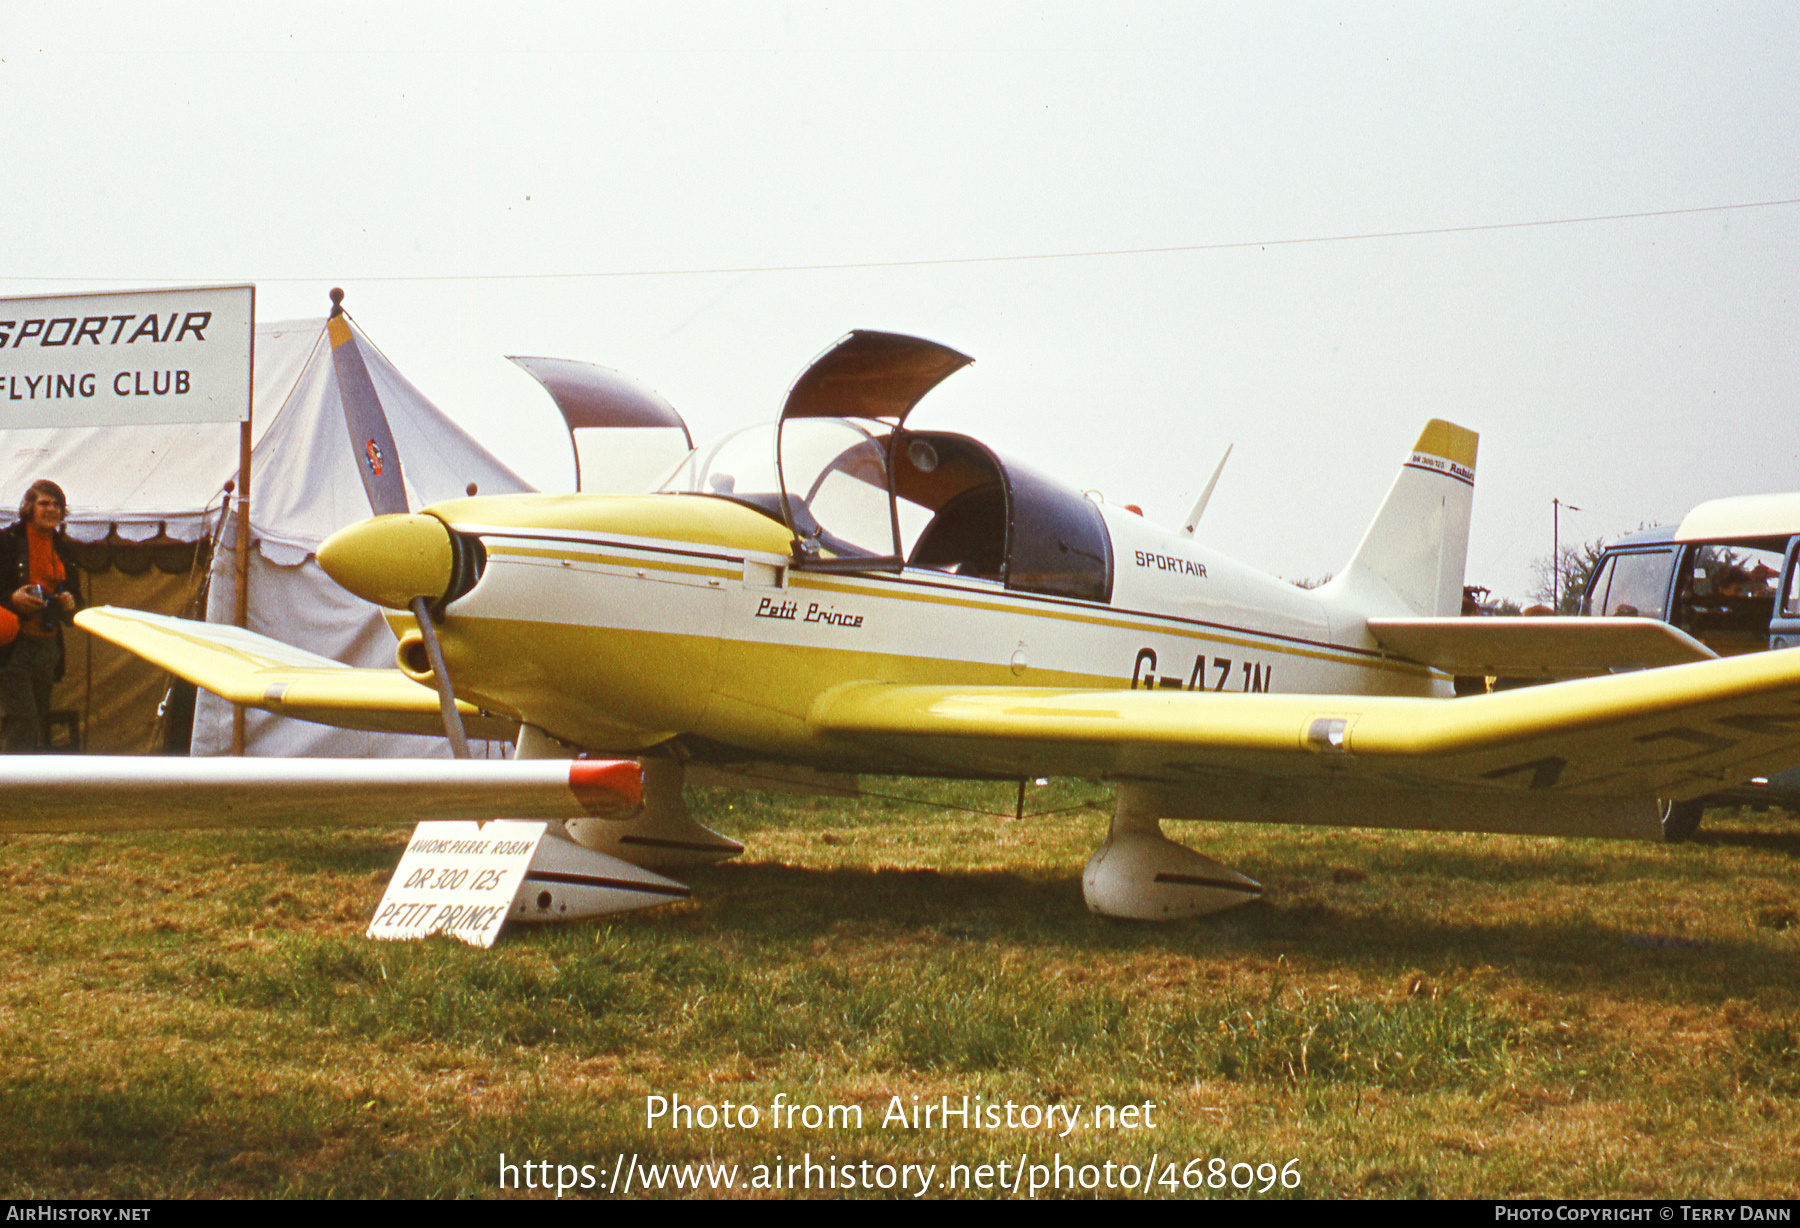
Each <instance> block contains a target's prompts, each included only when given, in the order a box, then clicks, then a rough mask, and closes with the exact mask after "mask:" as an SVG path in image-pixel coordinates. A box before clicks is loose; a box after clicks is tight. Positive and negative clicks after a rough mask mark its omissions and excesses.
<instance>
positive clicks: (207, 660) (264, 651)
mask: <svg viewBox="0 0 1800 1228" xmlns="http://www.w3.org/2000/svg"><path fill="white" fill-rule="evenodd" d="M75 625H76V626H78V627H80V628H81V629H82V630H84V631H87V632H90V633H91V634H94V635H97V636H99V637H100V638H101V639H103V640H107V641H109V642H111V643H114V644H117V645H118V646H119V647H121V648H123V649H125V650H126V651H128V652H133V653H136V654H137V655H138V656H140V657H143V658H144V659H145V660H146V661H149V662H150V663H151V664H153V665H160V666H161V667H162V668H164V669H166V670H168V671H169V672H170V673H172V674H175V675H177V676H179V677H181V678H185V679H186V680H187V681H189V682H191V683H193V684H194V685H195V686H199V687H204V688H206V689H207V690H209V691H211V692H212V693H213V694H215V695H217V696H218V697H219V698H221V699H223V700H225V701H227V702H228V703H234V704H242V705H243V706H244V707H246V708H260V709H261V710H263V711H264V712H273V713H275V714H276V715H277V716H291V717H294V718H296V719H299V720H303V721H316V722H318V723H319V724H322V725H336V726H339V727H341V728H344V729H367V730H372V731H374V732H377V733H418V734H427V735H436V736H438V737H442V736H443V733H444V721H443V714H442V712H441V711H440V710H439V708H438V695H437V692H436V691H434V690H432V689H431V688H430V687H427V686H422V685H420V684H419V683H417V682H414V681H413V680H412V679H411V678H408V677H407V676H406V675H405V674H403V673H401V672H400V671H399V670H398V669H361V668H358V667H356V666H352V665H345V664H343V663H342V662H339V661H333V660H331V659H330V658H329V657H321V656H319V655H318V654H316V653H311V652H307V651H305V650H304V649H300V648H295V647H293V646H292V645H290V644H283V643H281V642H280V641H279V640H272V639H270V638H269V637H268V636H266V635H257V634H256V633H255V632H253V631H246V630H244V629H243V628H241V627H231V626H225V625H222V624H219V623H202V622H195V621H193V620H192V619H186V618H170V617H167V616H166V615H162V614H147V613H145V612H143V611H142V610H124V609H118V608H116V607H112V606H101V607H99V608H97V609H92V610H83V611H82V612H81V613H79V614H77V615H76V616H75ZM456 707H457V710H458V711H460V712H461V713H462V718H463V725H464V727H465V728H466V729H467V730H468V732H469V736H471V737H476V738H498V739H502V740H505V739H510V738H512V737H513V736H514V734H515V733H516V732H517V729H518V722H517V721H515V720H512V719H510V718H507V717H504V716H498V715H494V714H490V713H488V712H485V711H482V710H481V709H479V708H477V707H475V706H474V705H473V704H470V703H467V702H464V701H462V700H458V701H457V704H456Z"/></svg>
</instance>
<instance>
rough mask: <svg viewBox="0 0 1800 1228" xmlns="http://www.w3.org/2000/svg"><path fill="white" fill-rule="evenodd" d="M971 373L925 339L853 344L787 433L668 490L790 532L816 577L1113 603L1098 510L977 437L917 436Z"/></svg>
mask: <svg viewBox="0 0 1800 1228" xmlns="http://www.w3.org/2000/svg"><path fill="white" fill-rule="evenodd" d="M970 361H971V360H970V359H969V358H967V357H966V356H964V355H961V354H958V353H957V352H956V351H954V350H950V349H948V348H947V347H944V346H940V345H938V344H936V343H935V342H930V341H923V340H920V339H919V338H913V337H902V336H900V335H898V334H892V333H866V332H856V333H851V334H850V335H849V336H848V337H846V338H844V340H843V341H841V342H839V343H838V344H837V345H836V346H834V347H832V348H831V349H830V350H828V351H826V353H825V354H824V355H822V356H821V357H820V358H819V359H818V360H816V361H815V362H814V363H813V364H812V366H810V367H808V368H807V370H806V371H805V372H804V373H803V374H802V375H801V377H800V379H799V380H797V381H795V384H794V387H793V389H792V390H791V391H790V392H789V394H788V399H787V404H786V407H785V408H784V409H783V412H782V416H781V418H780V419H779V420H778V421H776V422H773V423H764V424H762V425H759V426H753V427H746V428H743V429H741V430H738V431H734V432H732V433H731V434H729V435H726V436H724V437H723V438H721V439H718V440H716V441H713V442H711V443H708V444H705V445H703V446H701V447H699V448H696V449H694V451H693V452H691V453H690V454H689V455H688V456H687V457H686V458H685V459H684V460H682V462H681V463H680V464H678V465H677V466H676V467H675V469H674V470H673V471H672V472H671V473H670V474H669V475H668V476H667V477H666V478H665V479H664V480H663V481H662V482H661V483H660V484H659V486H658V489H659V490H662V491H666V492H669V493H678V494H690V495H702V496H708V497H713V498H724V499H730V500H732V501H734V502H737V503H741V504H745V505H747V506H750V507H754V508H756V509H757V510H758V511H760V512H762V513H763V514H764V515H767V516H769V517H770V518H771V519H774V520H777V521H780V522H781V523H783V524H785V525H786V526H787V527H788V529H789V530H790V531H791V532H792V533H793V535H794V539H793V545H792V553H793V564H792V565H793V566H795V567H797V568H801V569H805V570H818V571H860V572H879V571H887V572H903V571H905V572H912V571H918V572H932V571H935V572H940V573H948V574H951V575H957V576H963V577H968V578H971V579H975V580H981V581H987V582H990V583H993V584H996V585H999V586H1003V587H1005V588H1008V589H1015V590H1019V591H1024V592H1036V593H1043V594H1048V595H1054V596H1061V597H1069V598H1074V599H1078V600H1085V601H1097V602H1106V601H1108V600H1110V598H1111V594H1112V572H1113V560H1112V548H1111V542H1110V539H1109V537H1108V535H1107V532H1106V525H1105V521H1104V520H1103V519H1102V517H1101V515H1100V510H1099V508H1098V507H1096V506H1095V505H1094V504H1093V503H1092V502H1091V501H1090V500H1088V499H1087V498H1085V497H1084V496H1083V495H1081V494H1080V493H1079V492H1077V491H1075V490H1072V489H1070V488H1068V487H1065V486H1063V485H1062V484H1060V483H1057V482H1055V481H1052V480H1051V479H1049V478H1046V477H1044V476H1043V475H1041V474H1039V473H1037V472H1035V471H1034V470H1032V469H1030V468H1028V467H1026V466H1024V465H1021V464H1019V463H1018V462H1016V461H1009V460H1006V459H1004V458H1002V457H1001V456H999V455H998V454H997V453H995V452H993V451H992V450H991V449H989V448H987V447H986V446H985V445H983V444H981V443H979V442H978V441H976V440H973V439H970V438H968V437H966V436H962V435H953V434H947V433H943V432H937V431H930V432H917V431H908V430H906V429H905V419H906V416H907V415H908V414H909V413H910V412H911V411H912V409H913V407H914V406H915V405H916V404H917V403H918V401H919V400H920V399H921V398H922V397H923V396H924V395H925V394H926V393H927V392H929V391H930V390H931V389H932V388H934V387H936V386H937V385H938V384H939V383H941V382H942V381H943V380H944V379H945V378H946V377H947V376H949V375H950V374H952V373H953V372H955V371H956V370H958V369H960V368H961V367H963V366H966V365H968V363H969V362H970ZM834 409H835V410H836V411H838V412H832V411H833V410H834Z"/></svg>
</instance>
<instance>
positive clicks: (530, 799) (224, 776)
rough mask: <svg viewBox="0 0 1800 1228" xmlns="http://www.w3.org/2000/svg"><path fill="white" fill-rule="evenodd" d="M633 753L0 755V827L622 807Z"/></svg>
mask: <svg viewBox="0 0 1800 1228" xmlns="http://www.w3.org/2000/svg"><path fill="white" fill-rule="evenodd" d="M642 797H643V780H642V774H641V772H640V770H639V768H638V765H637V764H636V763H635V762H633V761H631V760H592V759H574V760H570V759H224V758H220V759H181V758H167V759H164V758H149V757H137V756H130V755H120V756H100V755H8V756H0V832H96V831H140V830H158V829H164V828H182V827H299V826H311V827H325V826H331V825H333V824H342V825H344V826H375V825H380V826H387V825H392V824H412V823H418V822H421V821H423V820H426V819H489V818H494V817H496V816H498V815H504V816H505V817H507V818H515V819H568V818H573V817H578V816H595V817H602V818H623V817H625V816H626V815H628V814H630V813H631V812H632V811H633V810H635V809H636V808H637V807H638V806H639V804H640V803H641V801H642Z"/></svg>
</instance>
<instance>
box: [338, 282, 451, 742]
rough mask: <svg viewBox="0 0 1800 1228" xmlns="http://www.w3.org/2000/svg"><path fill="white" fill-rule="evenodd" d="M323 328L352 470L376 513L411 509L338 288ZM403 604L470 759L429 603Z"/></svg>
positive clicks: (447, 725) (447, 722)
mask: <svg viewBox="0 0 1800 1228" xmlns="http://www.w3.org/2000/svg"><path fill="white" fill-rule="evenodd" d="M325 328H326V331H327V332H328V333H329V334H330V335H331V364H332V367H333V368H334V369H335V370H336V372H337V382H338V397H339V399H340V400H342V401H343V403H344V426H345V428H346V429H347V430H348V431H349V432H350V445H351V447H352V449H353V450H354V451H355V453H356V472H357V474H358V475H359V476H361V478H362V484H363V491H364V493H365V494H367V495H368V496H369V507H370V508H371V509H372V510H373V511H374V513H375V514H376V515H377V516H386V515H391V514H399V515H405V514H406V513H407V512H408V511H409V510H410V509H409V508H408V507H407V505H406V482H405V480H404V479H403V478H402V477H401V474H400V449H399V447H398V446H397V445H396V444H395V443H394V432H393V430H392V429H390V428H389V426H388V420H387V414H386V413H385V412H383V410H382V408H381V398H380V397H379V396H377V395H376V393H375V382H374V381H373V380H371V379H370V378H369V368H368V366H367V365H366V364H365V363H364V362H363V356H362V350H361V349H360V348H359V347H358V346H357V342H356V333H355V332H354V331H353V330H352V329H351V327H350V321H349V320H348V319H347V318H346V317H345V315H344V292H343V291H342V290H339V289H336V288H334V289H333V290H332V291H331V319H330V320H329V321H327V323H326V325H325ZM407 608H408V609H410V610H411V611H412V615H413V618H414V619H415V620H417V622H418V624H419V637H420V638H421V639H422V640H424V642H425V655H426V657H427V658H428V659H429V660H430V662H431V670H432V676H433V677H434V678H435V679H436V681H437V693H438V710H439V711H440V712H441V713H442V714H443V717H444V736H445V737H447V738H449V739H450V751H451V753H452V754H454V755H455V756H456V757H457V758H458V759H468V758H471V756H470V754H469V737H468V734H467V733H466V732H465V731H464V730H463V723H462V713H460V712H458V711H457V710H456V693H455V692H454V691H453V690H451V688H450V671H449V670H447V669H446V668H445V667H444V651H443V649H442V648H440V647H439V646H438V638H437V630H436V628H435V627H434V626H433V625H432V617H431V602H430V600H429V599H428V598H425V597H422V596H415V597H413V598H412V600H411V601H409V602H408V603H407Z"/></svg>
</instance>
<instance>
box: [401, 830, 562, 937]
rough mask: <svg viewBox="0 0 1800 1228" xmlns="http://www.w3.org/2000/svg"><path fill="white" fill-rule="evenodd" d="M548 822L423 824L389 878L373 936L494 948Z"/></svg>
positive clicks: (415, 832)
mask: <svg viewBox="0 0 1800 1228" xmlns="http://www.w3.org/2000/svg"><path fill="white" fill-rule="evenodd" d="M544 826H545V825H544V824H543V823H542V822H541V821H540V822H536V823H528V822H525V821H523V820H520V819H492V820H490V821H489V822H488V823H486V824H485V825H484V824H479V823H471V822H451V821H442V822H430V823H421V824H419V825H418V827H417V828H415V829H414V830H413V836H412V839H411V840H410V841H409V842H408V843H407V845H406V852H405V853H404V854H402V855H401V858H400V868H399V869H397V870H395V871H394V877H393V878H391V879H389V880H388V886H387V891H385V892H384V893H383V894H382V897H381V904H380V906H379V907H377V908H376V909H375V919H374V920H373V921H371V922H370V923H369V930H368V936H369V937H370V938H383V939H404V938H423V937H424V936H425V935H427V934H437V933H444V934H449V935H450V936H451V937H452V938H460V939H461V940H462V941H464V942H466V943H468V944H469V945H470V946H474V947H491V946H493V945H494V939H496V938H498V937H499V936H500V926H501V925H502V924H503V923H504V922H505V920H506V914H507V912H508V911H509V910H510V909H511V908H512V903H513V897H514V896H516V895H518V894H519V886H520V884H521V883H523V882H524V881H525V871H526V870H528V869H530V867H531V859H532V857H533V856H534V855H535V854H536V853H537V846H538V841H540V840H542V839H543V838H544Z"/></svg>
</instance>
